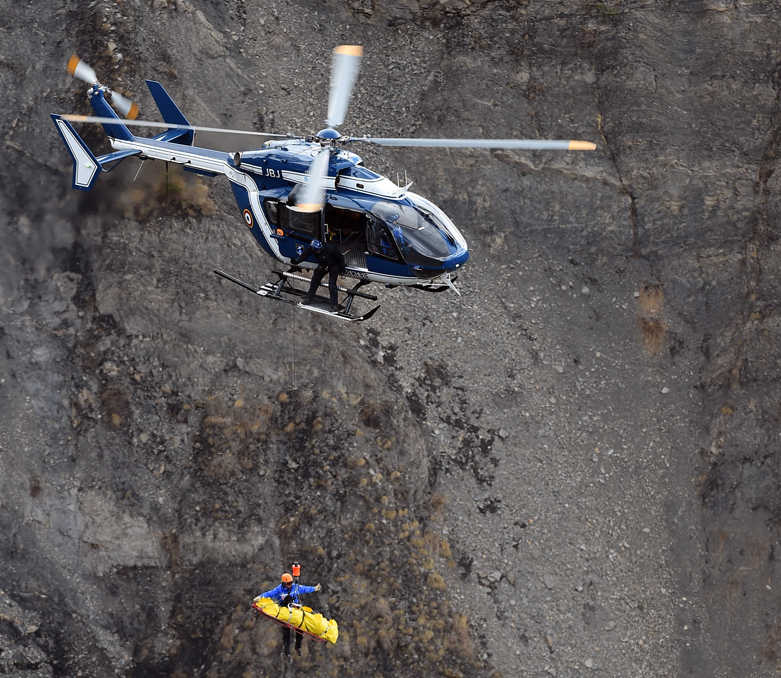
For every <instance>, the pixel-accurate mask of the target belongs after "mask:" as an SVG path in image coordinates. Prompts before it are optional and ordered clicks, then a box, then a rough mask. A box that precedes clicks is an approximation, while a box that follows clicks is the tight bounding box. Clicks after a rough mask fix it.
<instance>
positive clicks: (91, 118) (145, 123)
mask: <svg viewBox="0 0 781 678" xmlns="http://www.w3.org/2000/svg"><path fill="white" fill-rule="evenodd" d="M60 117H62V118H65V120H69V121H71V122H95V123H100V124H106V123H111V124H116V123H122V124H123V125H128V126H136V127H164V128H166V129H191V130H193V131H195V132H220V133H222V134H246V135H248V136H255V137H282V138H287V137H288V135H287V134H271V133H269V132H252V131H250V130H243V129H225V128H223V127H201V126H199V125H177V124H174V123H170V122H154V121H152V120H130V119H127V118H120V119H119V120H117V118H103V117H99V116H95V115H74V114H72V113H67V114H64V115H61V116H60Z"/></svg>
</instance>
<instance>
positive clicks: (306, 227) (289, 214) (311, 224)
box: [278, 204, 321, 238]
mask: <svg viewBox="0 0 781 678" xmlns="http://www.w3.org/2000/svg"><path fill="white" fill-rule="evenodd" d="M278 209H279V222H278V225H279V227H280V228H281V229H283V230H284V231H285V234H287V233H292V234H293V235H305V236H308V237H310V238H319V237H320V216H321V213H320V210H318V211H317V212H297V211H296V210H291V209H289V208H288V206H287V205H282V204H280V205H279V206H278Z"/></svg>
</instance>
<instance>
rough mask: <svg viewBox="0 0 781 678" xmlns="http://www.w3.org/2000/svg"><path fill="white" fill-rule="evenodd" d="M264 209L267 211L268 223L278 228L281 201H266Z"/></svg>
mask: <svg viewBox="0 0 781 678" xmlns="http://www.w3.org/2000/svg"><path fill="white" fill-rule="evenodd" d="M263 207H264V209H265V210H266V218H267V219H268V223H270V224H271V225H272V226H276V225H277V219H278V218H279V200H266V201H265V202H264V203H263Z"/></svg>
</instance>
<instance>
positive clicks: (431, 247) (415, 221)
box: [372, 200, 452, 265]
mask: <svg viewBox="0 0 781 678" xmlns="http://www.w3.org/2000/svg"><path fill="white" fill-rule="evenodd" d="M372 213H373V214H374V215H375V216H376V217H378V218H379V219H381V220H382V221H383V222H384V223H385V224H386V225H387V226H388V229H389V230H390V232H391V233H392V234H393V238H394V240H395V241H396V244H397V245H398V246H399V249H400V250H401V254H402V256H403V257H404V260H405V261H406V262H407V263H410V264H422V265H426V264H427V263H431V260H432V259H434V260H436V261H443V260H444V259H447V258H448V257H449V256H450V255H451V254H452V251H451V248H450V245H449V244H448V236H447V235H446V234H445V232H443V231H441V230H440V229H439V228H437V226H436V222H435V221H434V219H433V218H432V215H430V214H428V213H425V212H424V211H422V210H418V209H416V208H414V207H411V206H409V205H402V204H400V203H391V202H386V201H384V200H382V201H380V202H378V203H375V205H374V207H373V208H372ZM426 260H428V261H426Z"/></svg>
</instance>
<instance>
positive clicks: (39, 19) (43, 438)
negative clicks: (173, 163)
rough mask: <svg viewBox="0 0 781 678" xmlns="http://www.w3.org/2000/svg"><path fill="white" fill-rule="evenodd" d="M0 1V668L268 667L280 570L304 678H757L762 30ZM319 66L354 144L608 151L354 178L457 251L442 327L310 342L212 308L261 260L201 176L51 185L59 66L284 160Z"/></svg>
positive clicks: (65, 100)
mask: <svg viewBox="0 0 781 678" xmlns="http://www.w3.org/2000/svg"><path fill="white" fill-rule="evenodd" d="M0 10H2V11H0V17H2V19H0V26H2V30H0V53H2V55H3V56H2V60H0V84H1V85H2V91H3V93H4V101H3V106H2V108H0V129H2V137H3V140H2V143H3V155H2V157H3V162H2V163H0V233H1V234H2V246H0V408H1V409H0V412H2V417H0V534H2V535H3V536H2V539H0V589H1V590H2V592H1V593H0V673H6V674H10V675H19V676H25V677H31V676H51V675H79V674H81V675H84V676H96V677H97V676H100V677H103V676H108V675H122V676H152V675H172V676H176V675H180V676H181V675H204V676H207V675H208V676H219V675H225V676H228V675H231V676H232V675H247V676H249V675H266V674H268V673H270V672H272V671H273V670H274V669H275V668H276V669H278V654H279V651H280V638H279V633H278V631H277V630H276V628H275V627H273V626H272V625H271V624H267V623H264V622H262V621H259V620H258V621H253V618H252V617H251V616H250V615H249V611H248V610H249V604H250V602H251V600H252V598H253V597H254V596H255V595H257V594H258V593H259V592H261V591H262V590H265V589H266V588H270V587H271V586H272V585H273V584H274V583H275V582H276V581H277V580H278V577H279V574H280V573H281V572H282V571H283V570H284V569H285V568H287V567H289V564H290V563H291V562H292V561H293V560H295V559H298V560H300V561H301V563H302V565H303V573H302V578H303V580H304V581H305V583H312V584H314V583H316V582H317V581H320V582H322V584H323V590H322V592H321V593H319V594H317V595H313V596H311V597H310V599H309V600H308V601H307V602H309V603H311V604H312V606H313V607H316V608H317V609H318V610H319V611H322V612H324V613H325V614H327V615H329V616H333V617H335V618H336V619H337V620H338V621H339V624H340V640H339V642H338V644H337V645H336V646H334V647H330V646H329V647H322V646H321V645H319V644H315V643H313V642H307V644H306V645H305V651H304V656H303V658H301V659H298V658H296V661H297V662H298V668H299V669H300V670H301V671H303V672H314V671H317V672H318V673H323V672H325V673H328V674H332V675H340V676H351V675H355V676H363V675H374V674H377V673H382V674H383V675H392V676H405V677H406V676H413V675H420V676H430V675H449V676H458V675H462V676H466V675H468V676H492V675H499V673H501V674H502V675H505V676H511V675H522V674H524V673H529V674H530V675H531V674H534V675H552V676H556V675H559V676H563V675H574V674H575V673H576V672H579V671H583V670H586V669H591V670H594V671H599V672H603V673H604V674H605V675H616V676H618V675H632V676H635V675H642V676H674V675H694V676H703V677H705V676H713V675H722V674H723V675H730V676H746V677H748V676H752V677H753V676H770V675H775V672H776V667H777V658H778V653H779V651H780V650H779V638H780V637H781V635H780V634H779V629H778V625H777V623H776V621H775V619H777V618H778V613H779V598H778V595H777V594H776V590H777V589H778V588H779V586H778V584H777V582H776V581H775V578H776V576H777V569H776V566H775V559H776V554H775V547H776V541H777V537H778V535H777V527H778V519H779V515H781V504H779V498H778V496H779V495H778V491H777V490H778V474H779V467H778V460H777V456H778V455H777V454H776V450H777V448H778V440H779V435H780V434H781V430H780V429H779V402H781V394H779V388H778V383H779V379H778V376H779V374H778V371H779V361H778V350H777V348H776V347H777V346H778V344H779V342H778V338H779V326H780V325H779V322H778V311H777V303H776V300H777V298H778V296H779V291H780V290H779V288H780V287H781V282H780V281H781V276H780V275H779V273H781V257H779V246H778V238H777V234H778V228H779V221H778V218H779V214H781V211H780V210H779V204H778V195H779V186H778V185H777V184H778V181H779V179H778V177H777V175H776V173H775V169H776V163H777V157H776V156H777V150H778V149H777V147H778V140H779V130H781V122H780V120H781V118H779V103H778V102H779V94H778V93H779V75H778V55H777V43H778V37H777V36H778V32H779V20H780V19H781V13H779V9H778V6H777V4H776V3H775V2H761V1H754V2H743V1H740V0H739V1H733V0H730V1H729V2H726V1H723V0H697V1H696V2H693V1H690V2H681V3H677V4H676V3H673V4H670V3H658V2H655V1H653V0H634V1H632V2H620V3H619V2H604V3H595V2H591V1H589V2H585V1H582V2H581V1H573V2H562V3H550V2H535V1H525V2H520V3H518V2H475V1H474V0H473V1H472V2H460V1H447V2H446V1H445V0H441V1H436V2H425V3H424V2H417V1H413V0H409V1H407V0H399V1H397V2H391V3H376V2H371V1H370V0H365V1H364V0H359V1H351V2H338V1H336V0H328V1H327V2H322V3H309V2H303V1H302V2H289V3H262V4H254V3H244V2H240V1H238V0H230V1H228V2H223V3H212V2H205V1H203V0H176V1H175V2H174V1H173V0H170V1H169V0H155V1H154V2H141V1H140V0H124V2H110V1H109V0H99V1H98V2H91V3H86V2H72V1H69V2H63V3H60V4H56V5H54V6H51V7H49V6H48V5H47V6H46V7H45V8H44V7H43V5H40V6H35V4H33V5H30V4H29V3H12V2H4V3H0ZM339 42H351V43H356V44H363V45H364V46H365V49H366V55H365V59H364V64H363V68H362V71H361V74H360V77H359V80H358V86H357V89H356V91H355V95H354V98H353V101H352V104H351V107H350V111H349V113H348V119H347V122H346V123H345V126H344V129H343V131H344V132H346V133H355V134H363V133H371V134H374V135H387V136H411V135H417V136H453V137H475V136H492V137H541V138H575V139H580V138H582V139H590V140H593V141H595V142H597V144H598V150H597V151H596V152H594V153H589V154H586V153H572V154H554V153H542V152H515V151H513V152H509V151H496V152H487V151H445V150H440V151H436V150H433V151H424V150H400V149H399V150H396V151H392V152H380V151H378V150H376V149H368V150H365V151H364V150H363V149H361V150H360V151H359V152H360V153H361V154H362V155H363V157H364V159H365V161H366V164H367V165H368V166H371V167H373V168H375V169H377V170H379V171H381V172H384V173H386V174H387V175H388V176H390V177H391V178H395V177H396V176H397V175H398V176H399V177H402V176H404V173H405V171H406V173H407V176H408V178H409V180H414V181H415V190H416V191H417V192H418V193H421V194H423V195H426V196H427V197H429V198H431V199H432V200H433V201H434V202H435V203H437V204H438V205H440V206H441V207H443V209H445V210H446V212H447V213H448V214H449V215H450V216H451V217H452V218H453V219H454V221H455V222H456V223H457V224H458V226H459V227H460V228H461V230H462V231H463V232H464V234H465V236H466V238H467V240H468V241H469V243H470V246H471V253H472V258H471V260H470V263H469V265H468V266H467V267H466V268H465V269H464V271H463V273H462V275H461V278H460V281H459V284H460V289H461V291H462V296H461V297H460V298H456V297H455V296H447V295H426V294H424V293H418V292H414V291H409V290H407V291H405V290H401V289H396V290H379V291H378V293H379V294H380V296H381V301H382V309H381V311H380V313H379V314H378V315H377V316H375V318H373V319H372V321H371V324H368V325H365V326H363V327H348V328H345V327H342V326H338V327H337V326H335V325H333V324H330V323H328V322H326V321H323V320H321V319H318V318H316V317H310V314H303V313H301V312H296V311H295V310H292V309H286V308H276V307H272V305H271V304H268V303H265V302H263V301H261V300H258V299H256V298H253V297H252V296H251V295H249V294H247V295H244V294H242V292H241V291H239V290H237V289H234V288H233V287H228V284H227V283H223V282H222V281H220V280H218V279H213V277H212V276H211V273H210V271H211V269H213V268H216V267H219V268H223V269H225V270H227V271H229V272H232V273H234V274H236V275H238V276H240V277H242V278H245V279H248V280H252V281H255V282H262V281H264V279H265V276H266V275H268V272H269V270H270V268H271V262H270V260H268V259H266V258H264V257H263V255H262V254H261V253H260V252H259V251H258V249H257V248H256V247H255V245H253V243H252V241H251V239H250V237H249V235H248V234H247V233H246V229H245V228H244V226H243V225H242V221H241V217H240V215H239V214H238V212H237V210H236V208H235V204H234V203H233V200H232V196H231V193H230V190H229V188H228V186H226V185H224V184H222V183H219V181H216V180H213V181H207V180H194V179H192V178H191V177H188V178H185V177H182V176H180V175H179V174H178V173H176V172H175V170H172V171H171V173H170V174H169V178H168V188H167V190H166V183H165V176H164V173H163V168H161V167H153V166H151V164H150V163H147V165H145V166H144V167H143V168H142V170H141V172H140V174H139V175H138V178H137V179H136V180H135V181H134V176H135V174H136V171H137V170H138V165H137V164H136V165H132V163H133V162H134V161H128V164H127V166H122V167H120V168H119V169H117V170H115V171H114V172H112V173H111V174H109V175H104V176H102V177H101V178H100V179H99V180H98V183H97V185H96V188H95V189H94V190H93V191H92V192H90V193H81V192H77V191H72V190H71V189H70V176H71V166H70V159H69V156H68V155H67V151H66V149H65V148H64V147H63V145H62V143H61V141H60V139H59V137H58V135H57V133H56V130H55V129H54V127H53V125H52V124H51V122H50V119H49V116H48V113H49V112H70V111H76V112H87V110H88V107H87V104H86V103H85V101H84V98H83V90H84V89H85V87H84V86H83V85H82V84H81V83H77V82H75V81H73V80H72V79H70V78H69V76H67V74H66V72H65V68H64V66H65V63H66V62H67V59H68V58H69V56H70V54H71V53H73V52H76V53H78V54H79V55H80V56H81V57H83V58H84V59H85V60H86V61H87V62H89V63H90V64H91V65H93V66H94V67H95V68H96V70H97V71H98V73H99V74H100V75H101V77H102V78H103V80H104V81H105V82H106V83H107V84H109V85H110V86H111V87H113V88H115V89H117V90H118V91H121V92H126V93H128V94H129V95H131V96H133V97H134V99H136V100H137V101H139V102H140V104H141V107H142V111H143V115H144V116H146V117H148V116H153V115H154V114H155V113H154V105H153V102H152V100H151V97H150V96H149V95H148V93H147V92H146V89H145V87H144V84H143V78H145V77H148V78H152V79H157V80H160V81H161V82H162V83H163V84H164V85H165V87H166V88H167V89H168V90H169V92H170V93H171V94H172V95H173V97H174V99H175V100H176V101H177V103H178V104H179V105H180V107H181V108H182V110H183V111H185V113H186V114H187V115H188V116H189V117H190V119H191V120H192V121H193V122H194V123H196V124H203V125H210V126H232V127H236V128H256V129H262V130H265V131H270V132H283V133H284V132H288V131H292V132H313V131H316V130H317V129H319V128H320V127H321V126H322V119H323V118H324V117H325V102H326V99H327V89H328V60H329V56H328V55H329V52H330V50H331V49H332V48H333V46H334V45H335V44H337V43H339ZM83 132H84V138H85V139H86V140H87V142H88V143H89V144H90V146H91V147H92V148H93V149H94V150H95V151H96V152H103V151H104V150H105V149H106V145H105V141H104V140H103V139H102V137H101V133H100V131H99V130H97V129H87V128H84V130H83ZM199 143H202V144H203V145H212V146H215V147H222V148H225V149H226V150H240V149H243V148H249V147H251V142H247V140H246V138H238V137H229V138H222V137H217V135H212V136H211V137H210V136H209V135H206V134H203V135H200V136H199ZM280 306H281V305H280ZM448 620H452V621H448Z"/></svg>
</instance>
